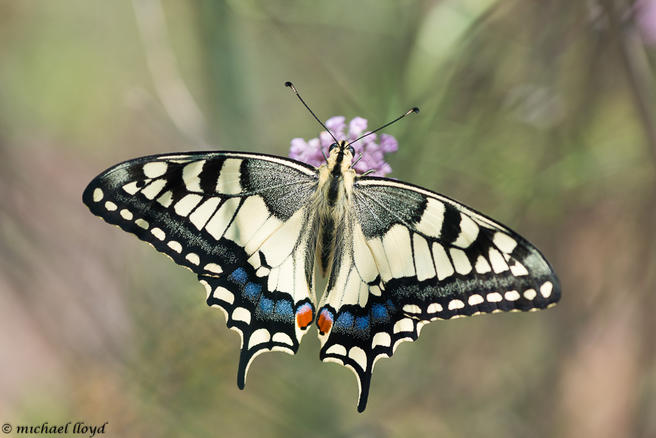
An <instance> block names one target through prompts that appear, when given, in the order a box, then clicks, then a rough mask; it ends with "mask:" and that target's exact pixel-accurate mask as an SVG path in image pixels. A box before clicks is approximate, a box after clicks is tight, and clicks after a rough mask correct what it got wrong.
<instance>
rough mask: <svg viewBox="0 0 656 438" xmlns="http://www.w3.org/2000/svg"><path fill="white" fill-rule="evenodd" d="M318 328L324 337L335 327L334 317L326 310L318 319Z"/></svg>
mask: <svg viewBox="0 0 656 438" xmlns="http://www.w3.org/2000/svg"><path fill="white" fill-rule="evenodd" d="M317 326H318V327H319V332H320V333H321V334H322V335H324V334H326V333H328V332H329V331H330V328H331V327H332V326H333V318H332V315H331V314H330V313H329V312H328V311H327V310H326V309H324V310H322V311H321V313H320V314H319V318H318V319H317Z"/></svg>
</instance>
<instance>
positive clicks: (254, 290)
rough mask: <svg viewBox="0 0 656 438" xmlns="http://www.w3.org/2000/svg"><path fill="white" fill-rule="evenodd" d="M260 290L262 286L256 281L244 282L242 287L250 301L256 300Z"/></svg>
mask: <svg viewBox="0 0 656 438" xmlns="http://www.w3.org/2000/svg"><path fill="white" fill-rule="evenodd" d="M260 292H262V286H261V285H259V284H256V283H246V287H244V295H246V297H247V298H248V299H249V300H251V301H255V300H257V298H258V297H259V296H260Z"/></svg>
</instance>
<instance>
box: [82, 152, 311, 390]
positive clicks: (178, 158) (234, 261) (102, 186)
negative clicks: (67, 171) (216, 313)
mask: <svg viewBox="0 0 656 438" xmlns="http://www.w3.org/2000/svg"><path fill="white" fill-rule="evenodd" d="M315 187H316V173H315V170H314V168H313V167H311V166H306V165H303V164H301V163H298V162H295V161H292V160H287V159H284V158H279V157H272V156H267V155H260V154H245V153H231V152H218V153H186V154H168V155H158V156H151V157H144V158H138V159H135V160H131V161H127V162H124V163H121V164H119V165H116V166H114V167H112V168H110V169H108V170H107V171H105V172H103V173H102V174H100V175H99V176H98V177H96V178H95V179H94V180H93V181H92V182H91V183H90V184H89V186H88V187H87V188H86V190H85V191H84V194H83V201H84V203H85V204H86V205H87V206H88V207H89V209H90V210H91V211H92V212H93V213H94V214H96V215H98V216H101V217H102V218H104V219H105V220H106V221H107V222H109V223H111V224H115V225H118V226H119V227H121V228H122V229H123V230H125V231H127V232H130V233H132V234H135V235H136V236H137V237H139V238H140V239H141V240H144V241H146V242H148V243H150V244H152V245H153V246H154V247H155V249H157V250H158V251H160V252H163V253H165V254H166V255H168V256H169V257H171V258H172V259H173V260H174V261H175V262H176V263H178V264H180V265H183V266H186V267H187V268H189V269H191V270H192V271H193V272H195V273H196V274H197V275H198V278H199V280H200V282H201V283H202V284H203V285H204V286H205V288H206V290H207V303H208V304H209V305H211V306H217V307H219V308H221V309H222V310H224V312H225V314H226V322H227V325H228V327H230V328H232V329H235V330H236V331H237V332H238V333H240V335H241V338H242V347H241V348H242V353H241V357H240V363H239V372H238V384H239V386H240V387H241V388H243V386H244V383H245V379H246V374H247V371H248V366H249V364H250V363H251V361H252V359H253V358H254V357H255V356H257V355H258V354H260V353H262V352H265V351H271V350H280V351H285V352H288V353H291V354H293V353H295V352H296V351H297V350H298V346H299V342H300V339H301V337H302V336H303V334H304V333H305V331H306V330H305V329H306V327H307V325H308V324H309V323H310V322H311V321H312V320H313V316H314V305H313V299H314V291H313V287H314V286H313V284H312V282H313V275H312V270H313V252H314V245H315V244H314V236H315V235H316V232H315V230H314V229H313V227H315V224H316V221H315V220H314V212H312V211H311V209H309V208H308V206H307V203H308V201H309V199H310V196H311V194H312V193H314V191H315Z"/></svg>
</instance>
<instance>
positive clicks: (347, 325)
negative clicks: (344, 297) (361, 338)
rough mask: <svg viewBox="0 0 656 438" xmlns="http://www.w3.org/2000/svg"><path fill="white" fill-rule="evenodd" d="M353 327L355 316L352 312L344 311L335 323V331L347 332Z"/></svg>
mask: <svg viewBox="0 0 656 438" xmlns="http://www.w3.org/2000/svg"><path fill="white" fill-rule="evenodd" d="M352 327H353V314H351V312H347V311H344V312H342V313H341V314H340V315H339V316H338V317H337V321H335V328H334V329H333V330H335V329H337V330H345V331H349V330H351V329H352Z"/></svg>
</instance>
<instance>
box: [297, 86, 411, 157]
mask: <svg viewBox="0 0 656 438" xmlns="http://www.w3.org/2000/svg"><path fill="white" fill-rule="evenodd" d="M299 98H300V96H299ZM418 112H419V108H417V107H416V106H415V107H413V108H410V109H409V110H408V111H406V112H405V113H403V114H401V115H400V116H398V117H397V118H396V119H394V120H392V121H391V122H387V123H385V124H384V125H383V126H381V127H380V128H377V129H374V130H373V131H371V132H367V133H366V134H365V135H361V136H360V137H358V138H356V139H355V140H353V141H352V142H350V143H349V144H348V146H350V145H352V144H353V143H355V142H356V141H358V140H362V139H363V138H365V137H366V136H368V135H371V134H373V133H374V132H378V131H380V130H381V129H383V128H387V127H388V126H389V125H391V124H393V123H396V122H398V121H399V120H401V119H402V118H404V117H405V116H407V115H410V114H412V113H418Z"/></svg>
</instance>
